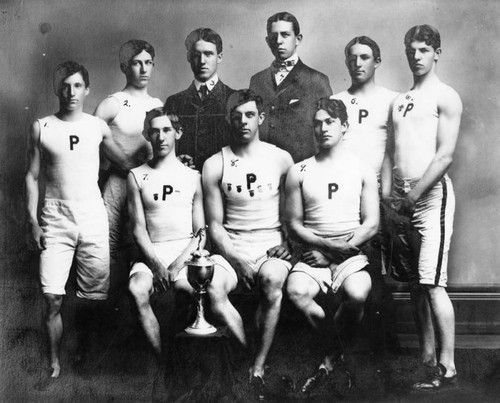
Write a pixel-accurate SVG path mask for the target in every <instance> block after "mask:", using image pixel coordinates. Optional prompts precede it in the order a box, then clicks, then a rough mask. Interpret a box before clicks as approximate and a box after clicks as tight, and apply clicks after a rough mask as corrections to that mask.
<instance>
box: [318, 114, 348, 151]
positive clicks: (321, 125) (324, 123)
mask: <svg viewBox="0 0 500 403" xmlns="http://www.w3.org/2000/svg"><path fill="white" fill-rule="evenodd" d="M346 130H347V122H345V123H341V122H340V119H339V118H332V117H331V116H330V115H329V114H328V112H327V111H325V110H324V109H320V110H319V111H317V112H316V114H315V115H314V136H315V137H316V141H317V143H318V147H319V148H321V149H330V148H333V147H335V146H336V145H337V144H339V143H340V141H341V140H342V137H343V136H344V133H345V132H346Z"/></svg>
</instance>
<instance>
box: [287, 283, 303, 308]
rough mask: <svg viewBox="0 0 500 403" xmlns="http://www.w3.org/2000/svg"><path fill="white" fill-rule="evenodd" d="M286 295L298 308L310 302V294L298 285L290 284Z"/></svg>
mask: <svg viewBox="0 0 500 403" xmlns="http://www.w3.org/2000/svg"><path fill="white" fill-rule="evenodd" d="M286 293H287V295H288V298H289V299H290V301H291V302H292V304H293V305H295V306H296V307H298V308H300V307H302V306H304V305H305V303H306V301H307V300H308V294H307V293H306V292H305V290H304V289H303V288H302V287H300V286H298V285H297V284H288V285H287V287H286Z"/></svg>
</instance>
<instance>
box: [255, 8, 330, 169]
mask: <svg viewBox="0 0 500 403" xmlns="http://www.w3.org/2000/svg"><path fill="white" fill-rule="evenodd" d="M301 41H302V34H301V33H300V26H299V23H298V21H297V19H296V18H295V16H293V15H292V14H290V13H288V12H280V13H276V14H274V15H273V16H271V17H270V18H269V19H268V20H267V37H266V42H267V44H268V46H269V48H270V49H271V52H272V53H273V55H274V57H275V61H274V62H273V63H272V65H271V66H270V67H268V68H267V69H265V70H263V71H261V72H259V73H257V74H255V75H254V76H253V77H252V78H251V80H250V89H252V90H253V91H255V93H257V94H259V95H260V96H261V97H262V99H263V101H264V111H265V114H266V120H265V121H264V123H263V124H262V125H261V129H260V133H261V139H262V140H264V141H267V142H269V143H272V144H274V145H276V146H278V147H280V148H283V149H285V150H286V151H288V152H289V153H290V154H291V155H292V157H293V159H294V161H295V162H298V161H302V160H303V159H305V158H308V157H311V156H312V155H314V154H315V145H314V137H313V126H312V121H313V117H314V106H315V104H316V101H317V100H318V99H320V98H322V97H328V96H330V95H332V89H331V88H330V81H329V80H328V77H327V76H326V75H324V74H322V73H320V72H318V71H316V70H313V69H311V68H310V67H308V66H306V65H305V64H304V63H302V61H301V60H300V58H299V56H298V54H297V47H298V46H299V45H300V43H301Z"/></svg>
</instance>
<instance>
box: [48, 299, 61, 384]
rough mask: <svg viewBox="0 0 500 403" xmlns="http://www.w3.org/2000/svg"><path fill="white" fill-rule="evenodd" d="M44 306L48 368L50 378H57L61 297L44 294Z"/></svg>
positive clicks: (58, 369) (59, 368)
mask: <svg viewBox="0 0 500 403" xmlns="http://www.w3.org/2000/svg"><path fill="white" fill-rule="evenodd" d="M44 296H45V301H46V302H47V304H46V311H45V325H46V326H47V333H48V335H49V349H50V367H51V368H52V374H51V377H52V378H57V377H58V376H59V373H60V372H61V365H60V362H59V352H60V347H61V339H62V334H63V323H62V318H61V306H62V302H63V296H62V295H55V294H44Z"/></svg>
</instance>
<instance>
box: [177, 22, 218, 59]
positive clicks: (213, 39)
mask: <svg viewBox="0 0 500 403" xmlns="http://www.w3.org/2000/svg"><path fill="white" fill-rule="evenodd" d="M198 41H205V42H210V43H213V44H214V45H215V48H216V49H217V54H219V53H221V52H222V38H221V37H220V35H219V34H218V33H217V32H215V31H214V30H213V29H211V28H198V29H195V30H194V31H193V32H191V33H190V34H189V35H188V36H187V37H186V40H185V42H184V45H186V50H187V51H188V53H190V52H191V50H192V49H193V45H194V44H195V43H196V42H198Z"/></svg>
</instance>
